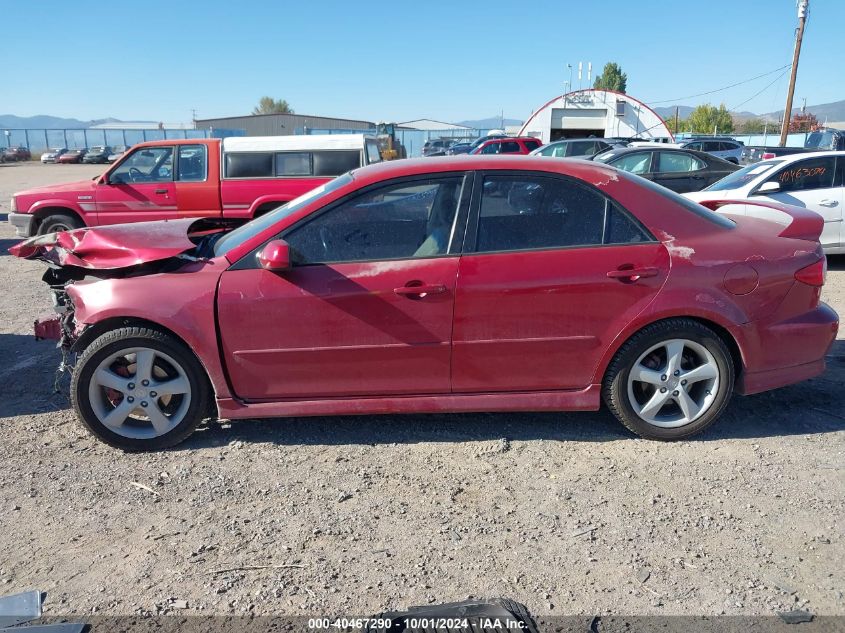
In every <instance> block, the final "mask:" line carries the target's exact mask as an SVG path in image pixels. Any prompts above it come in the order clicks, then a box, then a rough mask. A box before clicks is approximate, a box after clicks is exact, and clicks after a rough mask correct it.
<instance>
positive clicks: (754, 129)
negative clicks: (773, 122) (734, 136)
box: [736, 119, 766, 134]
mask: <svg viewBox="0 0 845 633" xmlns="http://www.w3.org/2000/svg"><path fill="white" fill-rule="evenodd" d="M765 127H766V122H765V121H763V119H748V120H746V121H742V122H741V123H740V124H739V125H737V126H736V129H737V131H738V132H742V133H743V134H762V133H763V130H764V129H765Z"/></svg>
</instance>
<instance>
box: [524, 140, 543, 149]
mask: <svg viewBox="0 0 845 633" xmlns="http://www.w3.org/2000/svg"><path fill="white" fill-rule="evenodd" d="M525 147H527V148H528V151H531V150H535V149H537V148H538V147H540V142H539V141H525Z"/></svg>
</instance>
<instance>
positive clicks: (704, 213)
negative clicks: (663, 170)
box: [619, 172, 736, 229]
mask: <svg viewBox="0 0 845 633" xmlns="http://www.w3.org/2000/svg"><path fill="white" fill-rule="evenodd" d="M619 175H620V176H622V177H623V178H628V179H629V180H631V181H633V182H634V183H635V184H638V185H640V186H642V187H645V188H646V189H650V190H651V191H653V192H654V193H657V194H660V195H661V196H663V197H664V198H668V199H669V200H671V201H672V202H674V203H675V204H678V205H680V206H682V207H683V208H684V209H686V210H687V211H689V212H690V213H694V214H695V215H697V216H698V217H700V218H703V219H705V220H707V221H708V222H712V223H713V224H715V225H716V226H720V227H722V228H723V229H732V228H734V227H735V226H736V225H735V224H734V223H733V221H732V220H729V219H728V218H726V217H725V216H723V215H719V214H718V213H714V212H713V211H711V210H710V209H708V208H706V207H702V206H701V205H700V204H698V203H697V202H693V201H692V200H690V199H689V198H684V197H683V196H682V195H680V194H677V193H675V192H674V191H672V190H671V189H667V188H666V187H662V186H660V185H658V184H657V183H654V182H652V181H651V180H646V179H645V178H642V177H640V176H637V175H636V174H631V173H629V172H619Z"/></svg>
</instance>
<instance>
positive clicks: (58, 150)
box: [41, 147, 67, 163]
mask: <svg viewBox="0 0 845 633" xmlns="http://www.w3.org/2000/svg"><path fill="white" fill-rule="evenodd" d="M66 151H67V148H66V147H54V148H52V149H50V150H48V151H46V152H44V153H43V154H41V162H42V163H55V162H56V159H58V158H59V156H61V155H62V154H64V153H65V152H66Z"/></svg>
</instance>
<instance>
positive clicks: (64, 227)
mask: <svg viewBox="0 0 845 633" xmlns="http://www.w3.org/2000/svg"><path fill="white" fill-rule="evenodd" d="M82 226H84V225H83V224H82V222H80V221H79V218H77V217H76V216H73V215H69V214H66V213H51V214H50V215H48V216H47V217H46V218H44V219H43V220H42V221H41V224H40V225H39V226H38V235H46V234H47V233H55V232H56V231H72V230H73V229H78V228H81V227H82Z"/></svg>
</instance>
